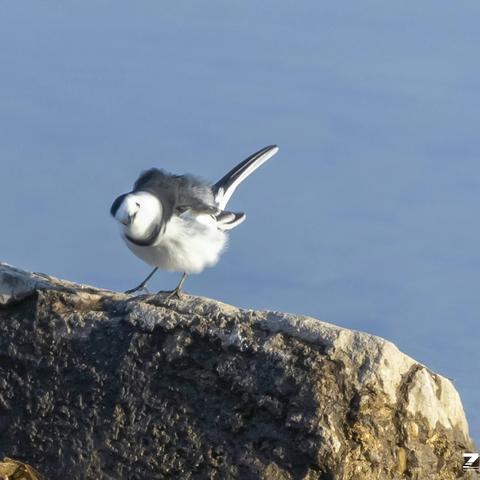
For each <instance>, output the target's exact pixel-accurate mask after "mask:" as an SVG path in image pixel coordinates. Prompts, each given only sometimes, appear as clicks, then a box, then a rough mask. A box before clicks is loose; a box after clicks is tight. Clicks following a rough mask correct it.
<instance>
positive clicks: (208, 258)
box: [125, 211, 228, 273]
mask: <svg viewBox="0 0 480 480" xmlns="http://www.w3.org/2000/svg"><path fill="white" fill-rule="evenodd" d="M227 239H228V237H227V234H226V233H225V232H223V231H221V230H219V229H218V227H217V222H216V220H215V219H214V218H212V217H211V216H210V215H192V214H191V213H190V212H188V211H187V212H185V213H183V214H182V215H178V216H177V215H174V216H173V217H172V218H171V220H170V221H169V222H168V224H167V228H166V230H165V233H164V234H163V235H161V236H160V238H159V239H158V241H157V242H156V243H155V244H154V245H152V246H147V247H142V246H139V245H135V244H134V243H132V242H130V241H128V240H127V239H125V242H126V244H127V246H128V248H129V249H130V250H131V251H132V252H133V253H134V254H135V255H136V256H137V257H139V258H141V259H142V260H143V261H144V262H146V263H148V264H149V265H152V266H155V267H159V268H161V269H163V270H169V271H174V272H186V273H199V272H201V271H202V270H203V269H204V268H205V267H211V266H213V265H215V264H216V263H217V262H218V260H219V258H220V254H221V253H222V251H223V250H224V248H225V246H226V244H227Z"/></svg>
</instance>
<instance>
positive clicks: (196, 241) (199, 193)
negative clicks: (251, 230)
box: [110, 145, 278, 298]
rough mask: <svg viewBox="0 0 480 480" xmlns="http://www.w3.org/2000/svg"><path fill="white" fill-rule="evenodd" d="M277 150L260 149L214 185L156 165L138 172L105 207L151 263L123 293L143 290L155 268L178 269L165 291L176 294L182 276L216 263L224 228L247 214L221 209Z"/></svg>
mask: <svg viewBox="0 0 480 480" xmlns="http://www.w3.org/2000/svg"><path fill="white" fill-rule="evenodd" d="M277 152H278V147H277V146H276V145H270V146H268V147H265V148H262V149H261V150H259V151H258V152H256V153H254V154H253V155H250V156H249V157H248V158H246V159H245V160H244V161H243V162H241V163H239V164H238V165H237V166H236V167H234V168H233V169H232V170H230V171H229V172H228V173H227V174H226V175H225V176H224V177H223V178H221V179H220V180H219V181H218V182H217V183H215V184H214V185H210V184H208V183H206V182H204V181H202V180H200V179H198V178H197V177H195V176H192V175H172V174H170V173H166V172H164V171H163V170H159V169H157V168H151V169H150V170H147V171H145V172H144V173H142V174H141V175H140V177H139V178H138V179H137V181H136V182H135V184H134V186H133V190H132V191H131V192H129V193H124V194H123V195H120V196H119V197H117V198H116V200H115V201H114V202H113V204H112V207H111V209H110V213H111V215H112V216H113V217H114V218H115V219H116V220H117V221H118V222H119V223H120V228H121V233H122V238H123V239H124V241H125V243H126V244H127V246H128V248H129V249H130V250H131V251H132V252H133V253H134V254H135V255H136V256H137V257H139V258H140V259H142V260H143V261H144V262H146V263H148V264H149V265H151V266H153V267H155V268H154V269H153V271H152V272H151V273H150V274H149V275H148V276H147V278H146V279H145V280H144V281H143V282H142V283H140V285H138V286H137V287H135V288H132V289H131V290H127V291H126V292H125V293H134V292H136V291H138V290H142V289H146V284H147V282H148V280H150V278H151V277H152V276H153V274H154V273H155V272H156V271H157V270H158V269H159V268H160V269H163V270H168V271H173V272H183V275H182V278H181V280H180V282H179V284H178V285H177V287H176V288H175V289H174V290H172V291H170V292H167V293H168V297H169V298H170V297H172V296H177V297H178V296H179V294H180V291H181V289H182V286H183V283H184V282H185V279H186V278H187V275H189V274H191V273H200V272H201V271H202V270H203V269H204V268H205V267H211V266H213V265H215V264H216V263H217V262H218V260H219V258H220V255H221V253H222V251H223V250H224V248H225V246H226V243H227V239H228V237H227V231H228V230H231V229H232V228H234V227H236V226H238V225H240V223H242V222H243V221H244V220H245V218H246V215H245V213H242V212H230V211H228V210H226V206H227V203H228V201H229V200H230V198H231V196H232V194H233V193H234V192H235V190H236V188H237V187H238V185H240V183H241V182H243V180H245V179H246V178H247V177H248V176H249V175H250V174H251V173H253V172H254V171H255V170H256V169H257V168H258V167H260V166H261V165H262V164H263V163H265V162H266V161H267V160H268V159H269V158H271V157H273V155H275V154H276V153H277Z"/></svg>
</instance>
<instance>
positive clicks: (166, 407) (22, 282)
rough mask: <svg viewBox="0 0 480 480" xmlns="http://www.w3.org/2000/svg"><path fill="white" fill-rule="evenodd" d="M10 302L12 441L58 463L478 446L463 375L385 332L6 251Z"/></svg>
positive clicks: (252, 470) (179, 469)
mask: <svg viewBox="0 0 480 480" xmlns="http://www.w3.org/2000/svg"><path fill="white" fill-rule="evenodd" d="M0 304H1V306H0V357H1V358H0V455H3V456H8V457H12V458H18V459H22V460H23V461H25V462H27V463H29V464H31V465H33V466H34V467H35V468H36V469H38V470H39V471H40V472H41V473H43V474H44V475H45V477H46V478H48V479H52V480H55V479H64V478H69V479H85V478H88V479H90V478H91V479H104V478H105V479H164V478H172V479H219V480H220V479H221V480H223V479H242V480H248V479H272V480H275V479H278V480H280V479H282V480H284V479H285V480H287V479H288V480H296V479H305V480H313V479H339V480H347V479H348V480H358V479H360V480H361V479H367V480H375V479H378V480H386V479H392V480H393V479H398V480H400V479H420V480H422V479H432V480H433V479H435V480H442V479H444V480H448V479H456V478H462V470H461V465H462V454H463V452H464V451H471V450H472V449H475V446H474V445H473V443H472V441H471V439H470V437H469V435H468V427H467V422H466V420H465V415H464V412H463V408H462V404H461V401H460V398H459V396H458V393H457V392H456V390H455V389H454V387H453V386H452V384H451V382H450V381H449V380H447V379H446V378H444V377H442V376H440V375H438V374H435V373H433V372H432V371H430V370H429V369H428V368H427V367H425V366H424V365H421V364H419V363H418V362H416V361H415V360H413V359H411V358H410V357H408V356H406V355H404V354H403V353H401V352H400V351H399V350H398V349H397V348H396V347H395V346H394V345H393V344H392V343H390V342H388V341H386V340H383V339H381V338H379V337H375V336H373V335H369V334H366V333H361V332H356V331H351V330H347V329H343V328H340V327H337V326H335V325H331V324H328V323H325V322H321V321H319V320H315V319H313V318H309V317H305V316H299V315H289V314H285V313H279V312H264V311H252V310H241V309H238V308H235V307H232V306H229V305H225V304H222V303H220V302H218V301H214V300H210V299H206V298H200V297H192V296H187V295H185V296H184V297H183V298H182V299H181V300H164V299H162V298H159V297H155V296H148V295H143V296H139V297H129V296H127V295H124V294H119V293H115V292H110V291H106V290H98V289H94V288H92V287H86V286H82V285H76V284H73V283H70V282H65V281H61V280H57V279H54V278H52V277H48V276H46V275H42V274H31V273H27V272H24V271H21V270H18V269H15V268H13V267H10V266H8V265H6V264H0ZM473 451H475V450H473ZM464 478H468V477H467V476H465V477H464ZM472 478H473V477H472Z"/></svg>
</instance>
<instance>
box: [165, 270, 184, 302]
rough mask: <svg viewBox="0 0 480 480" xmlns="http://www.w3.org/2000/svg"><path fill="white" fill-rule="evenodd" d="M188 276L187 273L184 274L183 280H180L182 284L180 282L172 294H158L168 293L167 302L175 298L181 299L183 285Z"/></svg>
mask: <svg viewBox="0 0 480 480" xmlns="http://www.w3.org/2000/svg"><path fill="white" fill-rule="evenodd" d="M187 276H188V275H187V273H185V272H183V275H182V278H181V279H180V282H178V285H177V287H176V288H175V290H172V291H170V292H158V293H168V295H167V296H166V297H165V299H166V300H169V299H170V298H173V297H177V298H180V293H181V291H182V287H183V284H184V283H185V280H186V279H187Z"/></svg>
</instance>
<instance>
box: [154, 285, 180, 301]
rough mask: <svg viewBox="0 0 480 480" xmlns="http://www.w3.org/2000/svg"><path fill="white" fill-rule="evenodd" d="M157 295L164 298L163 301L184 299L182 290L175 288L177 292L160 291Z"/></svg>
mask: <svg viewBox="0 0 480 480" xmlns="http://www.w3.org/2000/svg"><path fill="white" fill-rule="evenodd" d="M157 295H159V296H161V297H162V300H172V299H173V298H176V299H177V300H181V298H182V290H181V289H180V288H178V287H177V288H175V290H167V291H165V290H160V291H159V292H158V293H157Z"/></svg>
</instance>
